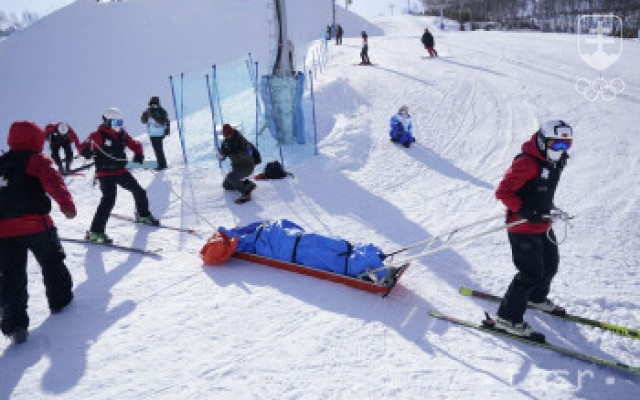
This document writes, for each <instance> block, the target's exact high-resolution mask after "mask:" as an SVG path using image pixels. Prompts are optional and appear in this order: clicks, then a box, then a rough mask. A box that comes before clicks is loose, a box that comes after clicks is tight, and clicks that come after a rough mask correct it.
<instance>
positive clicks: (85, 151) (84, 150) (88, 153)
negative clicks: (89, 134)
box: [80, 147, 93, 160]
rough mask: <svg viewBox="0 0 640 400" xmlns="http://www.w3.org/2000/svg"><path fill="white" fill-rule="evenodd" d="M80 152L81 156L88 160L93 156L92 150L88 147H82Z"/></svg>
mask: <svg viewBox="0 0 640 400" xmlns="http://www.w3.org/2000/svg"><path fill="white" fill-rule="evenodd" d="M80 154H82V157H84V158H86V159H87V160H90V159H92V158H93V152H92V151H91V149H90V148H88V147H83V148H82V151H81V152H80Z"/></svg>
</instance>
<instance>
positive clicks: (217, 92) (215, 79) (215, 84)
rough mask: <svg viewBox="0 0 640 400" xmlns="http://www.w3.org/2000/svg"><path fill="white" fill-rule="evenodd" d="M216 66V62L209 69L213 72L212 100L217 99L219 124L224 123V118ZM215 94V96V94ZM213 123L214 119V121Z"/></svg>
mask: <svg viewBox="0 0 640 400" xmlns="http://www.w3.org/2000/svg"><path fill="white" fill-rule="evenodd" d="M217 69H218V68H217V66H216V64H213V65H212V66H211V70H212V74H213V101H214V104H215V102H216V100H217V103H218V108H219V109H220V126H222V125H224V118H223V117H222V103H221V101H220V90H218V73H217ZM216 95H217V96H216ZM214 124H215V121H214ZM214 129H215V125H214Z"/></svg>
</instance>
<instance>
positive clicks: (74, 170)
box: [62, 162, 95, 176]
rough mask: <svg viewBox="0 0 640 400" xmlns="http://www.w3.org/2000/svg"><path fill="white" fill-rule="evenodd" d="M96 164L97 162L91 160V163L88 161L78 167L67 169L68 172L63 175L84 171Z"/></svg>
mask: <svg viewBox="0 0 640 400" xmlns="http://www.w3.org/2000/svg"><path fill="white" fill-rule="evenodd" d="M94 164H95V162H90V163H86V164H85V165H82V166H80V167H77V168H71V169H70V170H68V171H66V173H64V174H62V175H63V176H65V175H71V174H75V173H76V172H80V171H84V170H85V169H89V168H91V167H93V165H94Z"/></svg>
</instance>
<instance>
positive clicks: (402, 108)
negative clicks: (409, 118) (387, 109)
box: [398, 104, 409, 115]
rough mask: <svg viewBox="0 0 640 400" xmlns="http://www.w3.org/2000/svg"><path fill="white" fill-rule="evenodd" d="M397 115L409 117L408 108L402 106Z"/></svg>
mask: <svg viewBox="0 0 640 400" xmlns="http://www.w3.org/2000/svg"><path fill="white" fill-rule="evenodd" d="M398 114H402V115H409V106H408V105H406V104H404V105H403V106H402V107H400V109H399V110H398Z"/></svg>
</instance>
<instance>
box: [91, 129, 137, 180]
mask: <svg viewBox="0 0 640 400" xmlns="http://www.w3.org/2000/svg"><path fill="white" fill-rule="evenodd" d="M101 132H104V133H106V134H107V135H108V136H109V137H110V138H112V139H113V140H117V139H118V136H119V133H118V132H116V131H114V130H113V129H111V128H110V127H108V126H106V125H104V124H102V125H100V126H99V127H98V129H97V130H96V131H94V132H93V133H91V134H90V135H89V137H88V138H87V139H86V140H85V141H84V142H82V144H81V145H80V148H81V149H84V148H85V147H86V148H88V149H89V150H91V152H93V153H94V154H95V153H97V152H99V151H101V150H102V148H103V147H104V138H103V136H102V133H101ZM122 132H123V133H124V139H125V145H126V146H127V147H128V148H129V150H131V151H133V153H134V154H140V155H142V156H144V152H143V150H142V144H141V143H140V142H138V141H137V140H135V139H133V138H131V136H129V134H128V133H127V132H126V131H125V130H123V131H122ZM125 172H127V168H125V167H124V166H123V167H122V168H121V169H118V170H117V171H109V172H106V171H98V170H96V177H97V178H102V177H105V176H115V175H122V174H124V173H125Z"/></svg>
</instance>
